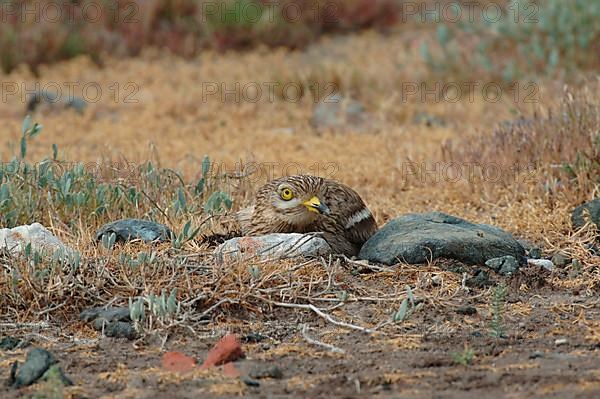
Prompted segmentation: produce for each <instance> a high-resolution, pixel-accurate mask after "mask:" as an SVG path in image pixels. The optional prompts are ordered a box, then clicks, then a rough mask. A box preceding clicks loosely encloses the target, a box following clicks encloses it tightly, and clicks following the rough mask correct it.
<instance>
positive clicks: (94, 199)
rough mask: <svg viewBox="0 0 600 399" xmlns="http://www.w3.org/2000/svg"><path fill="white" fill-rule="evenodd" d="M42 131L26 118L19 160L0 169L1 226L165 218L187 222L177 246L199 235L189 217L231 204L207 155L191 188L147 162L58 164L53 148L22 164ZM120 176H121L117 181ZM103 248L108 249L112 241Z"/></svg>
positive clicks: (73, 225)
mask: <svg viewBox="0 0 600 399" xmlns="http://www.w3.org/2000/svg"><path fill="white" fill-rule="evenodd" d="M41 131H42V126H41V125H39V124H37V123H32V121H31V118H30V117H29V116H28V117H26V118H25V120H24V122H23V128H22V135H21V140H20V143H19V150H18V152H19V156H15V157H14V158H13V159H12V160H11V161H9V162H6V163H2V164H0V225H1V226H3V227H14V226H17V225H20V224H26V223H32V222H40V223H42V224H46V225H48V224H51V223H55V224H60V225H66V226H67V227H68V228H71V230H72V231H71V232H72V233H78V230H79V227H80V226H82V225H87V226H89V225H94V224H96V223H98V222H105V221H112V220H116V219H119V218H123V217H140V216H141V217H144V218H149V219H156V218H166V219H167V220H169V221H172V222H177V221H182V222H183V221H187V223H186V224H185V227H184V229H183V231H182V233H181V234H180V235H178V236H177V238H176V243H177V244H178V246H180V245H181V244H183V243H185V242H187V241H189V240H191V239H193V237H194V236H195V235H196V234H197V232H198V228H194V229H192V228H191V219H192V217H193V216H194V215H197V214H202V213H206V214H209V215H212V214H215V213H221V212H223V211H225V210H228V209H230V208H231V207H232V205H233V200H232V199H231V197H230V196H229V194H228V193H227V192H225V191H223V190H221V189H220V186H221V183H222V180H221V179H220V178H219V177H218V176H216V177H215V176H210V165H211V163H210V159H209V158H208V156H206V157H205V158H204V160H203V162H202V175H201V178H200V180H199V181H198V182H196V183H195V184H193V183H187V182H185V181H184V179H183V178H182V176H181V175H180V174H179V173H177V172H176V171H173V170H171V169H160V168H158V167H157V166H155V164H153V163H152V162H147V163H145V164H143V165H141V166H139V167H135V168H127V169H126V170H124V171H121V170H115V168H114V167H113V166H112V165H103V164H93V165H84V164H82V163H71V162H67V161H61V160H59V159H58V148H57V147H56V146H53V150H52V154H53V155H52V156H51V157H48V158H45V159H43V160H42V161H40V162H38V163H32V162H29V161H28V160H27V147H28V145H29V143H30V142H31V141H32V140H34V139H35V137H36V136H37V135H39V134H40V132H41ZM117 169H118V168H117ZM123 173H126V175H125V176H122V174H123ZM49 222H51V223H49ZM107 239H108V238H107ZM103 244H104V245H105V247H107V248H111V247H112V245H114V242H112V243H109V242H106V243H103Z"/></svg>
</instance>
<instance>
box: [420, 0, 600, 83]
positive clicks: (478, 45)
mask: <svg viewBox="0 0 600 399" xmlns="http://www.w3.org/2000/svg"><path fill="white" fill-rule="evenodd" d="M467 39H468V40H467ZM473 40H474V41H475V45H474V46H469V47H468V48H467V47H466V46H465V45H464V42H465V41H469V42H472V41H473ZM598 43H600V2H598V1H595V0H574V1H562V0H547V1H543V2H534V1H530V0H511V1H510V2H509V3H508V4H507V6H506V7H505V8H504V10H503V15H502V17H501V18H498V19H493V20H492V19H491V18H489V17H488V18H485V17H484V18H481V19H480V20H478V21H468V22H466V21H461V22H458V23H455V24H449V23H445V24H441V25H439V26H438V27H437V35H436V44H435V46H434V47H435V51H433V50H434V49H433V48H430V46H428V45H427V43H424V44H423V45H422V48H421V56H422V58H423V60H424V61H425V62H426V64H427V65H428V66H429V68H430V69H431V70H432V72H434V73H437V74H441V75H445V76H448V75H451V76H455V77H456V76H461V75H462V74H464V73H465V71H468V72H469V73H472V72H473V71H480V72H481V74H482V75H483V76H491V77H492V78H494V79H498V81H500V82H504V83H505V84H510V83H513V82H516V81H518V80H525V79H535V78H537V77H539V76H546V77H557V76H560V77H565V76H567V74H569V73H572V72H575V71H579V70H594V69H596V68H598V65H599V64H600V58H599V57H598V53H599V52H600V47H599V44H598Z"/></svg>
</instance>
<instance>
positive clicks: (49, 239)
mask: <svg viewBox="0 0 600 399" xmlns="http://www.w3.org/2000/svg"><path fill="white" fill-rule="evenodd" d="M29 243H31V249H32V250H33V251H38V252H47V253H53V252H54V251H56V250H58V249H62V250H64V251H65V252H67V251H69V248H68V247H67V246H66V245H65V244H64V243H63V242H62V241H61V240H59V239H58V238H56V237H55V236H54V235H53V234H52V233H50V231H48V229H46V228H45V227H44V226H42V225H41V224H39V223H33V224H30V225H23V226H17V227H15V228H12V229H0V249H6V250H8V251H9V252H10V253H11V254H12V255H18V254H20V253H21V252H23V251H24V250H25V247H26V246H27V244H29Z"/></svg>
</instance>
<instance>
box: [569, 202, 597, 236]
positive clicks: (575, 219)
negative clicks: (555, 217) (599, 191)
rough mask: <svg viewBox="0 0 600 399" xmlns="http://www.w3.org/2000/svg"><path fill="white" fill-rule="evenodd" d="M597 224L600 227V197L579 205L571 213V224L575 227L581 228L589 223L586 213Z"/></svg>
mask: <svg viewBox="0 0 600 399" xmlns="http://www.w3.org/2000/svg"><path fill="white" fill-rule="evenodd" d="M588 212H589V219H590V220H591V222H592V223H594V224H595V225H596V226H598V227H600V198H595V199H593V200H591V201H589V202H586V203H585V204H582V205H579V206H578V207H577V208H575V209H574V210H573V212H572V213H571V224H572V225H573V228H574V229H580V228H582V227H583V226H584V225H585V224H586V223H587V217H586V214H587V213H588Z"/></svg>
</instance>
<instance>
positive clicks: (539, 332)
mask: <svg viewBox="0 0 600 399" xmlns="http://www.w3.org/2000/svg"><path fill="white" fill-rule="evenodd" d="M441 269H443V267H437V266H424V267H423V269H422V270H421V271H420V272H419V275H420V279H421V280H422V281H424V282H426V281H428V279H429V280H431V277H432V276H439V277H441V282H440V283H439V284H442V285H443V284H445V282H444V279H445V278H448V279H449V280H452V279H453V278H454V273H453V272H440V270H441ZM386 274H387V276H386ZM562 274H564V273H562ZM399 276H401V275H399V274H398V273H390V272H387V273H386V272H380V273H359V274H356V273H352V272H351V271H345V272H341V273H340V274H339V275H338V278H339V281H338V283H339V284H340V285H342V286H343V285H344V283H345V282H348V283H350V281H351V280H354V281H352V283H353V284H358V285H362V286H364V287H365V289H367V288H373V285H375V286H379V285H380V284H381V281H382V280H385V279H387V278H395V277H399ZM564 277H565V276H564V275H561V273H560V272H555V273H550V272H547V271H544V270H537V269H535V268H526V269H523V270H522V271H521V272H519V273H518V274H516V275H515V276H513V277H511V278H508V279H505V278H503V280H504V281H503V282H504V283H505V284H506V286H507V287H508V292H507V297H506V304H505V305H504V306H505V307H506V309H504V311H503V315H504V318H505V319H504V322H503V323H504V326H505V328H506V331H505V336H503V337H500V338H496V337H492V336H490V331H491V329H490V328H491V327H490V311H489V299H488V298H487V297H486V293H488V292H489V289H484V288H468V287H467V288H465V289H463V288H461V289H459V290H458V291H457V292H455V293H453V295H452V299H451V300H450V301H444V302H443V303H442V302H436V301H435V300H434V299H432V298H427V297H425V298H418V297H417V298H415V300H416V301H417V302H421V301H422V303H423V304H424V306H423V307H421V309H419V310H416V311H415V312H414V313H413V314H411V316H410V317H409V318H408V319H407V320H405V321H403V322H401V323H398V325H397V326H385V327H382V328H381V330H380V331H376V332H374V333H370V334H368V333H363V332H359V331H352V330H348V329H345V328H340V327H337V326H335V325H331V324H330V323H328V322H326V321H325V320H323V319H320V318H316V317H314V316H313V315H312V314H307V313H304V312H296V311H295V312H288V311H283V310H282V309H273V310H272V311H270V312H269V311H268V310H267V309H265V311H264V313H263V314H262V315H261V316H260V317H257V316H256V315H253V314H250V313H246V312H241V313H240V312H239V311H236V312H233V313H227V312H226V314H225V315H223V316H222V317H223V318H224V320H225V321H224V322H211V323H209V324H207V325H205V326H204V327H199V329H198V330H197V331H196V333H198V334H199V335H198V337H191V336H190V334H189V332H186V330H185V329H179V330H176V331H174V332H173V333H172V334H171V335H170V336H169V339H168V340H167V341H163V338H164V337H161V336H150V337H146V338H145V339H143V340H140V341H137V342H135V343H133V342H130V341H127V340H125V339H114V338H102V337H98V336H97V334H96V333H95V332H93V331H92V330H91V329H89V327H87V326H85V325H82V324H81V323H80V322H72V323H69V324H68V325H64V326H62V327H61V328H57V326H52V327H50V328H48V329H40V328H37V329H32V328H10V329H6V328H4V332H6V333H16V334H17V335H19V336H21V337H25V338H27V339H30V340H31V341H32V343H33V344H35V345H40V346H42V347H44V348H47V349H48V350H50V351H51V352H52V353H54V354H55V355H56V356H57V358H58V359H59V361H60V364H61V365H62V366H63V368H64V370H65V372H66V373H67V374H68V376H69V377H70V378H71V379H72V380H73V381H74V383H75V386H74V387H69V388H64V389H63V390H61V391H60V395H59V396H44V395H49V392H50V393H51V392H53V391H52V390H51V389H50V388H48V387H47V386H45V385H44V384H43V383H42V384H41V385H40V384H37V385H34V386H32V387H29V388H24V389H21V390H19V391H16V390H14V389H12V388H8V387H3V388H2V391H1V392H2V397H7V398H9V397H21V396H22V395H24V394H31V393H32V394H37V395H42V396H37V397H62V395H64V396H65V397H120V398H137V397H144V398H150V397H190V398H192V397H208V396H214V395H220V396H223V397H238V396H239V395H243V396H247V397H287V396H293V397H315V398H316V397H325V396H327V397H330V396H335V397H372V396H375V397H411V398H414V397H417V398H431V397H434V398H437V397H439V398H442V397H443V398H465V397H467V398H471V397H472V398H476V397H481V396H486V397H515V398H521V397H551V398H567V397H568V398H596V397H598V395H600V368H599V361H598V350H599V348H600V335H599V331H600V322H599V320H600V306H599V303H598V299H597V286H596V288H595V294H593V295H590V292H586V291H585V287H573V288H565V287H561V284H556V282H557V281H559V280H561V279H563V278H564ZM434 280H435V279H434ZM430 284H431V281H430ZM377 288H378V289H379V290H381V291H382V292H384V291H386V287H382V286H379V287H377ZM385 298H386V296H385V295H382V296H381V299H380V301H376V300H374V301H373V303H371V304H368V305H365V304H363V303H358V302H356V303H349V304H348V305H347V306H345V307H344V308H343V310H340V311H337V312H333V315H334V317H338V318H343V317H345V318H346V319H347V320H348V317H349V315H351V316H350V317H351V321H352V322H353V323H355V324H359V325H360V324H367V325H374V324H377V323H378V320H377V319H378V315H379V313H380V312H381V310H382V308H384V309H385V308H387V307H388V306H387V305H386V304H385ZM305 324H306V325H309V326H310V328H309V329H308V330H307V331H306V332H305V334H306V335H307V336H308V337H309V338H310V339H317V340H319V341H321V342H324V343H327V344H329V345H333V346H335V347H337V348H338V349H341V350H342V351H343V353H337V352H332V351H330V350H328V349H326V348H323V347H321V346H319V345H314V344H311V343H309V342H307V341H306V340H305V338H304V335H303V334H302V331H301V330H302V326H303V325H305ZM3 326H6V325H3ZM74 330H77V331H78V333H75V334H74V333H72V331H74ZM226 332H231V333H235V334H237V335H238V336H239V337H240V338H241V340H242V343H243V349H244V352H245V355H246V358H245V359H243V360H239V361H237V362H236V363H235V364H236V366H237V368H238V369H239V370H240V371H241V373H242V377H243V378H246V379H249V380H250V381H251V383H252V384H258V386H249V385H247V384H246V383H244V382H242V381H244V380H243V379H242V380H240V379H238V378H230V377H226V376H224V375H223V374H222V371H221V368H218V369H213V370H209V371H205V370H204V371H201V370H197V371H190V372H187V373H183V374H177V373H172V372H167V371H165V370H163V369H161V358H162V354H163V353H164V352H165V351H181V352H184V353H185V354H187V355H189V356H192V357H194V358H195V359H197V360H198V362H199V363H201V362H202V360H203V359H204V358H205V356H206V353H207V351H208V349H210V347H211V346H212V345H213V344H214V343H215V342H216V341H217V340H218V339H219V338H220V337H221V336H222V335H224V334H225V333H226ZM467 348H468V349H469V350H471V351H472V353H473V356H472V360H471V361H470V362H469V363H468V364H458V362H460V361H459V360H457V358H456V355H457V354H460V353H464V351H465V350H466V349H467ZM25 352H26V349H21V350H16V351H14V352H2V353H1V361H0V364H2V378H3V379H4V380H7V379H8V377H9V375H8V374H9V367H8V365H9V364H11V363H12V362H14V361H15V360H21V361H22V360H23V358H24V354H25ZM273 367H276V368H277V369H279V370H280V372H281V375H280V376H277V375H273V377H274V378H273V377H271V378H269V377H266V378H262V377H260V375H261V373H262V374H265V373H266V374H267V375H269V371H270V370H271V369H272V368H273ZM257 375H258V377H256V376H257ZM252 376H255V378H252Z"/></svg>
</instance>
